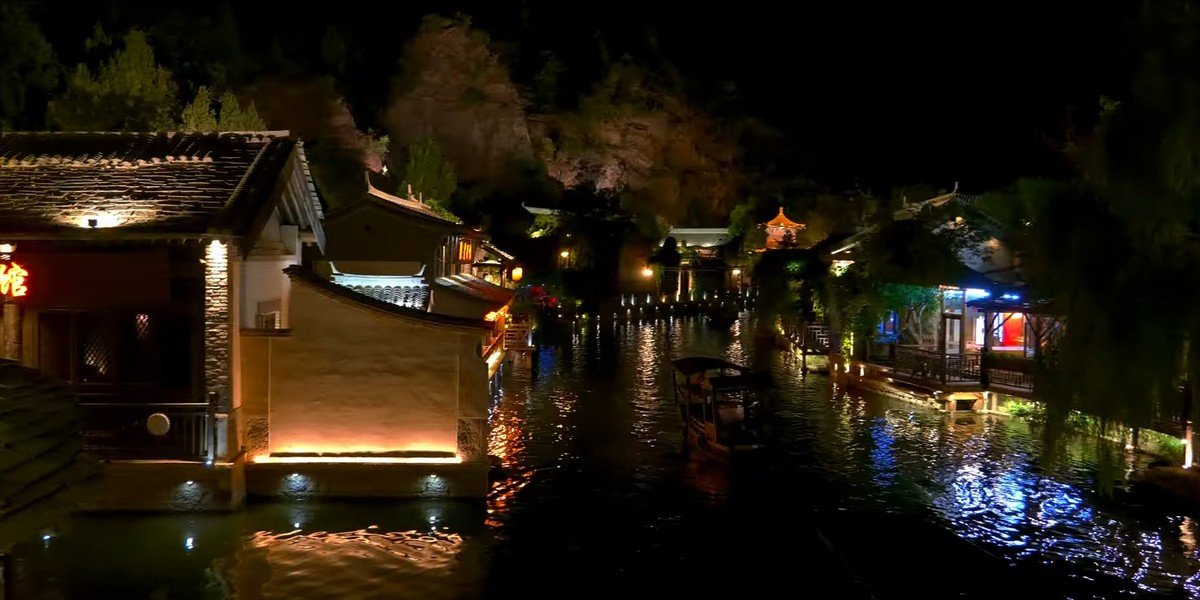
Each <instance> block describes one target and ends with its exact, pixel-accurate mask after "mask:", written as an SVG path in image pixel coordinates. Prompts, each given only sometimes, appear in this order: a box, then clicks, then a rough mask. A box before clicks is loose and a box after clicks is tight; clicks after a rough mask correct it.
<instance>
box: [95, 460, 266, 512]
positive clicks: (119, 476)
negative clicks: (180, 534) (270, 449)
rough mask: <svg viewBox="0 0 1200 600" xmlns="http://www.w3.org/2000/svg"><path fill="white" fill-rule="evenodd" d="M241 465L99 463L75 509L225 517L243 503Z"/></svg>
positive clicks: (138, 462)
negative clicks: (210, 513)
mask: <svg viewBox="0 0 1200 600" xmlns="http://www.w3.org/2000/svg"><path fill="white" fill-rule="evenodd" d="M245 478H246V471H245V464H244V462H243V461H241V460H239V461H237V462H234V463H218V464H215V465H212V466H208V465H205V464H204V463H198V462H184V461H171V460H137V461H112V462H107V463H103V464H102V466H101V469H100V476H99V477H98V478H97V479H96V480H95V481H94V483H92V484H91V485H90V486H89V490H88V493H87V494H86V496H85V498H84V499H83V500H82V501H81V502H80V503H79V504H78V505H77V506H76V510H79V511H83V512H120V511H137V512H195V511H229V510H235V509H237V508H240V507H241V506H242V505H243V504H244V503H245V500H246V483H245Z"/></svg>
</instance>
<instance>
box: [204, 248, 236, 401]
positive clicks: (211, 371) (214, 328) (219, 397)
mask: <svg viewBox="0 0 1200 600" xmlns="http://www.w3.org/2000/svg"><path fill="white" fill-rule="evenodd" d="M230 250H231V248H230V245H229V244H226V243H224V242H221V241H218V240H213V241H212V242H209V243H208V245H207V246H205V248H204V391H205V397H206V398H208V401H209V402H210V403H211V404H213V406H214V408H216V409H217V410H218V411H222V412H228V411H229V410H230V409H231V408H232V404H231V396H232V395H231V393H230V391H231V390H230V387H231V383H232V382H231V373H230V371H231V369H230V366H231V365H230V361H231V360H233V344H232V335H233V331H232V326H231V322H230V321H231V314H230V311H231V310H232V306H230V295H231V294H230V292H231V289H230V276H229V275H230V268H229V267H230V265H229V251H230Z"/></svg>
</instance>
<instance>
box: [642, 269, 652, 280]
mask: <svg viewBox="0 0 1200 600" xmlns="http://www.w3.org/2000/svg"><path fill="white" fill-rule="evenodd" d="M642 277H645V278H646V279H650V278H651V277H654V269H651V268H650V267H649V266H646V267H642Z"/></svg>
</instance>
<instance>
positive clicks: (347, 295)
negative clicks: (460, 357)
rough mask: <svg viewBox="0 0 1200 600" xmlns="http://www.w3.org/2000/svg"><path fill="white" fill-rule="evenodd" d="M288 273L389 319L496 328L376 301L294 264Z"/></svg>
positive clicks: (293, 277) (315, 288)
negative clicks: (390, 317) (389, 317)
mask: <svg viewBox="0 0 1200 600" xmlns="http://www.w3.org/2000/svg"><path fill="white" fill-rule="evenodd" d="M283 272H284V273H286V274H287V276H288V277H289V278H290V279H291V280H292V281H293V282H297V283H302V284H305V285H308V286H309V287H311V288H313V289H314V290H316V291H318V292H320V293H322V294H324V295H325V296H328V297H330V298H333V299H335V300H339V301H342V302H346V303H348V304H353V305H355V306H358V307H360V308H363V309H368V310H373V311H376V312H380V313H383V314H386V315H388V316H392V317H396V318H400V319H404V320H408V321H415V322H419V323H421V324H425V325H433V326H440V327H452V328H456V329H465V330H471V331H477V330H480V329H483V330H490V329H492V327H493V325H492V324H491V323H489V322H487V321H484V320H483V319H469V318H465V317H452V316H448V315H440V314H437V313H431V312H426V311H423V310H416V309H413V308H406V307H403V306H398V305H396V304H392V303H390V302H384V301H382V300H378V299H375V298H372V297H370V296H368V295H366V294H361V293H359V292H356V291H354V290H352V289H350V288H347V287H344V286H341V285H338V284H336V283H333V282H332V281H328V280H326V279H323V278H321V277H320V276H318V275H317V274H316V273H313V272H312V271H309V270H308V269H305V268H304V267H302V266H299V265H293V266H290V267H288V268H286V269H284V270H283Z"/></svg>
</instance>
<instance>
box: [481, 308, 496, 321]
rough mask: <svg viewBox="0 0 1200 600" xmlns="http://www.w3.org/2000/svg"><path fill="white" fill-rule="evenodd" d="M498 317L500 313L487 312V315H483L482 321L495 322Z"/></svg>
mask: <svg viewBox="0 0 1200 600" xmlns="http://www.w3.org/2000/svg"><path fill="white" fill-rule="evenodd" d="M499 317H500V313H498V312H496V311H494V310H493V311H491V312H489V313H488V314H486V315H483V320H484V321H495V320H496V319H498V318H499Z"/></svg>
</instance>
